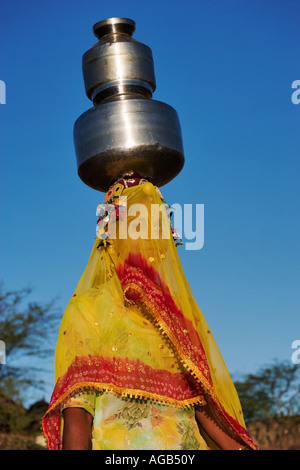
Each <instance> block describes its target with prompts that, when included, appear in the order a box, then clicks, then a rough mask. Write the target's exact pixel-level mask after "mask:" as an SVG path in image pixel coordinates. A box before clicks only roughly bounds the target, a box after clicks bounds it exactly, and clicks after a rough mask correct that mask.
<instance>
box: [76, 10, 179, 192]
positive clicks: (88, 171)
mask: <svg viewBox="0 0 300 470" xmlns="http://www.w3.org/2000/svg"><path fill="white" fill-rule="evenodd" d="M134 29H135V23H134V21H132V20H129V19H127V18H110V19H108V20H104V21H100V22H99V23H96V25H94V32H95V34H96V36H97V37H99V41H98V43H97V44H96V45H95V46H93V47H92V48H91V49H90V50H89V51H87V53H85V54H84V56H83V75H84V82H85V88H86V93H87V96H88V97H89V99H91V100H92V101H93V103H94V105H95V106H94V107H93V108H92V109H89V110H88V111H86V112H85V113H83V114H82V115H81V116H80V117H79V118H78V119H77V121H76V122H75V125H74V144H75V152H76V158H77V166H78V174H79V176H80V178H81V179H82V181H83V182H84V183H85V184H87V185H88V186H90V187H92V188H94V189H97V190H99V191H103V192H106V191H107V189H108V187H109V186H110V184H111V183H112V182H113V181H115V180H116V179H118V178H119V177H120V176H121V175H122V174H123V173H126V172H128V171H134V173H136V174H139V175H140V176H142V177H144V178H147V179H149V180H150V181H152V183H153V184H155V185H157V186H163V185H164V184H166V183H168V182H169V181H171V180H172V179H173V178H174V177H175V176H176V175H177V174H178V173H179V172H180V171H181V169H182V167H183V165H184V152H183V144H182V136H181V129H180V123H179V119H178V115H177V113H176V111H175V109H173V108H172V107H171V106H169V105H167V104H165V103H162V102H160V101H154V100H152V99H151V97H152V93H153V92H154V90H155V87H156V84H155V76H154V68H153V59H152V52H151V49H150V48H149V47H147V46H145V45H143V44H141V43H139V42H138V41H135V40H133V39H132V38H131V35H132V33H133V31H134Z"/></svg>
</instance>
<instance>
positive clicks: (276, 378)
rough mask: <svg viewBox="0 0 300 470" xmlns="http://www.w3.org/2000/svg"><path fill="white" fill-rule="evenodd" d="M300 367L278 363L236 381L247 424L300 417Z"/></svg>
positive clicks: (290, 363)
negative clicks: (284, 417) (269, 419)
mask: <svg viewBox="0 0 300 470" xmlns="http://www.w3.org/2000/svg"><path fill="white" fill-rule="evenodd" d="M299 376H300V367H299V366H298V365H296V364H292V362H289V361H283V362H281V363H280V362H278V361H275V362H274V363H273V364H271V365H266V366H263V367H262V368H261V369H260V370H259V371H258V372H257V373H256V374H249V375H247V376H246V377H244V379H243V380H240V381H237V382H235V386H236V389H237V392H238V395H239V397H240V401H241V404H242V408H243V412H244V416H245V421H246V422H250V421H253V420H260V419H265V418H278V417H282V416H294V415H297V414H300V380H299Z"/></svg>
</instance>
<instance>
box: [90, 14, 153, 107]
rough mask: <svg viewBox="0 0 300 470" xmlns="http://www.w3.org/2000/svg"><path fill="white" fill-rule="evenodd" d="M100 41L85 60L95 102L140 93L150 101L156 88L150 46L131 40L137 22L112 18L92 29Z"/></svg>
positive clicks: (92, 98) (92, 97) (91, 97)
mask: <svg viewBox="0 0 300 470" xmlns="http://www.w3.org/2000/svg"><path fill="white" fill-rule="evenodd" d="M93 30H94V34H95V36H97V37H98V39H99V41H98V42H97V44H95V45H94V46H93V47H92V48H91V49H89V50H88V51H87V52H86V53H85V54H84V55H83V57H82V71H83V79H84V84H85V90H86V94H87V96H88V98H89V99H90V100H92V101H93V103H94V104H95V105H96V104H99V103H101V101H103V100H105V99H106V98H109V97H110V96H118V95H124V94H125V93H129V94H132V93H137V94H138V95H142V96H145V97H147V98H151V96H152V93H153V92H154V90H155V88H156V83H155V74H154V64H153V57H152V51H151V49H150V47H148V46H146V45H145V44H142V43H141V42H138V41H136V40H135V39H133V38H132V37H131V35H132V34H133V32H134V30H135V22H134V21H133V20H130V19H128V18H110V19H108V20H103V21H99V23H96V24H95V25H94V27H93Z"/></svg>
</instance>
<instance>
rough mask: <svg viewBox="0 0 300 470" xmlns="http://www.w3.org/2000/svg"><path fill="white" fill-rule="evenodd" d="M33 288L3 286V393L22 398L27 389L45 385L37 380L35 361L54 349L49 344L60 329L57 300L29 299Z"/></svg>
mask: <svg viewBox="0 0 300 470" xmlns="http://www.w3.org/2000/svg"><path fill="white" fill-rule="evenodd" d="M30 294H31V289H22V290H18V291H9V292H5V291H4V289H3V286H2V285H0V339H1V340H2V341H4V343H5V353H6V363H5V364H3V365H0V392H2V393H5V394H6V395H8V396H10V397H11V398H13V399H19V400H20V399H21V398H22V397H23V396H24V392H25V390H26V389H27V388H28V387H30V386H34V387H35V388H40V389H42V388H43V383H42V381H40V380H39V379H36V376H35V373H36V372H38V368H37V366H36V360H37V359H38V358H45V357H46V355H47V354H49V353H51V352H52V349H53V348H52V349H51V348H50V347H49V344H51V341H50V338H51V334H52V333H53V332H57V325H58V320H59V317H60V315H59V312H58V311H57V310H56V309H54V302H53V301H52V302H50V303H48V304H45V305H40V304H39V303H36V302H28V300H27V299H28V297H29V296H30Z"/></svg>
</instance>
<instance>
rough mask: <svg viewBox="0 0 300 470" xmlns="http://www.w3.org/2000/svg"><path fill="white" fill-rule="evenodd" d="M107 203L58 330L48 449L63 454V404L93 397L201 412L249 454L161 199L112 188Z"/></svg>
mask: <svg viewBox="0 0 300 470" xmlns="http://www.w3.org/2000/svg"><path fill="white" fill-rule="evenodd" d="M111 195H112V197H111V199H110V202H111V201H113V204H114V208H117V210H115V211H114V212H113V213H112V215H110V216H107V218H106V219H105V218H104V219H103V220H102V232H101V230H100V232H98V236H97V237H96V239H95V242H94V246H93V248H92V252H91V255H90V258H89V261H88V264H87V266H86V269H85V271H84V272H83V275H82V277H81V279H80V281H79V283H78V285H77V288H76V290H75V292H74V294H73V296H72V297H71V299H70V301H69V304H68V305H67V308H66V311H65V313H64V316H63V318H62V322H61V325H60V329H59V335H58V341H57V347H56V353H55V386H54V390H53V394H52V397H51V400H50V404H49V408H48V411H47V413H46V414H45V416H44V417H43V420H42V426H43V431H44V434H45V436H46V438H47V440H48V445H49V448H50V449H60V448H61V446H62V443H61V439H60V432H59V431H60V427H61V419H62V418H61V414H60V405H61V404H62V403H63V402H64V400H66V399H68V398H69V397H71V396H72V395H73V394H74V393H77V392H78V391H80V390H98V391H110V392H112V393H114V394H116V395H119V396H126V397H132V398H133V399H134V398H139V399H145V400H150V401H154V402H158V403H162V404H166V405H170V406H175V407H179V408H183V407H191V406H202V405H204V404H209V406H211V407H213V408H214V412H215V414H216V415H217V416H218V419H219V420H220V422H222V425H223V426H225V427H226V429H228V430H229V432H230V434H231V435H232V436H233V437H234V438H235V439H236V440H237V441H238V442H240V443H241V445H247V446H249V447H250V448H252V449H257V448H258V447H257V446H256V444H255V443H254V441H253V440H252V438H251V437H250V435H249V434H248V432H247V430H246V426H245V422H244V418H243V412H242V409H241V404H240V401H239V398H238V395H237V392H236V389H235V387H234V384H233V382H232V380H231V378H230V375H229V373H228V371H227V368H226V366H225V364H224V361H223V359H222V356H221V354H220V351H219V349H218V347H217V344H216V342H215V340H214V337H213V334H212V332H211V331H210V329H209V327H208V325H207V323H206V320H205V318H204V316H203V314H202V312H201V310H200V308H199V307H198V305H197V303H196V302H195V300H194V297H193V295H192V292H191V290H190V287H189V284H188V281H187V279H186V277H185V274H184V272H183V269H182V266H181V263H180V259H179V256H178V252H177V250H178V249H177V247H176V245H175V243H174V239H173V236H172V231H171V228H170V223H169V218H168V214H167V207H166V204H165V202H164V200H163V198H162V196H161V194H160V192H159V191H158V189H157V188H156V187H155V186H153V184H152V183H150V182H144V183H143V184H138V185H134V186H131V187H127V188H126V187H124V186H123V185H122V184H119V186H118V185H115V186H114V187H113V188H112V190H111ZM106 213H107V212H106ZM108 219H109V220H108ZM107 220H108V223H106V226H105V223H104V222H103V221H106V222H107ZM99 233H100V234H102V236H101V235H100V236H99ZM205 438H206V440H207V442H208V444H209V447H210V448H212V449H217V448H218V447H217V446H216V444H215V443H214V442H212V441H211V440H210V437H209V436H205Z"/></svg>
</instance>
